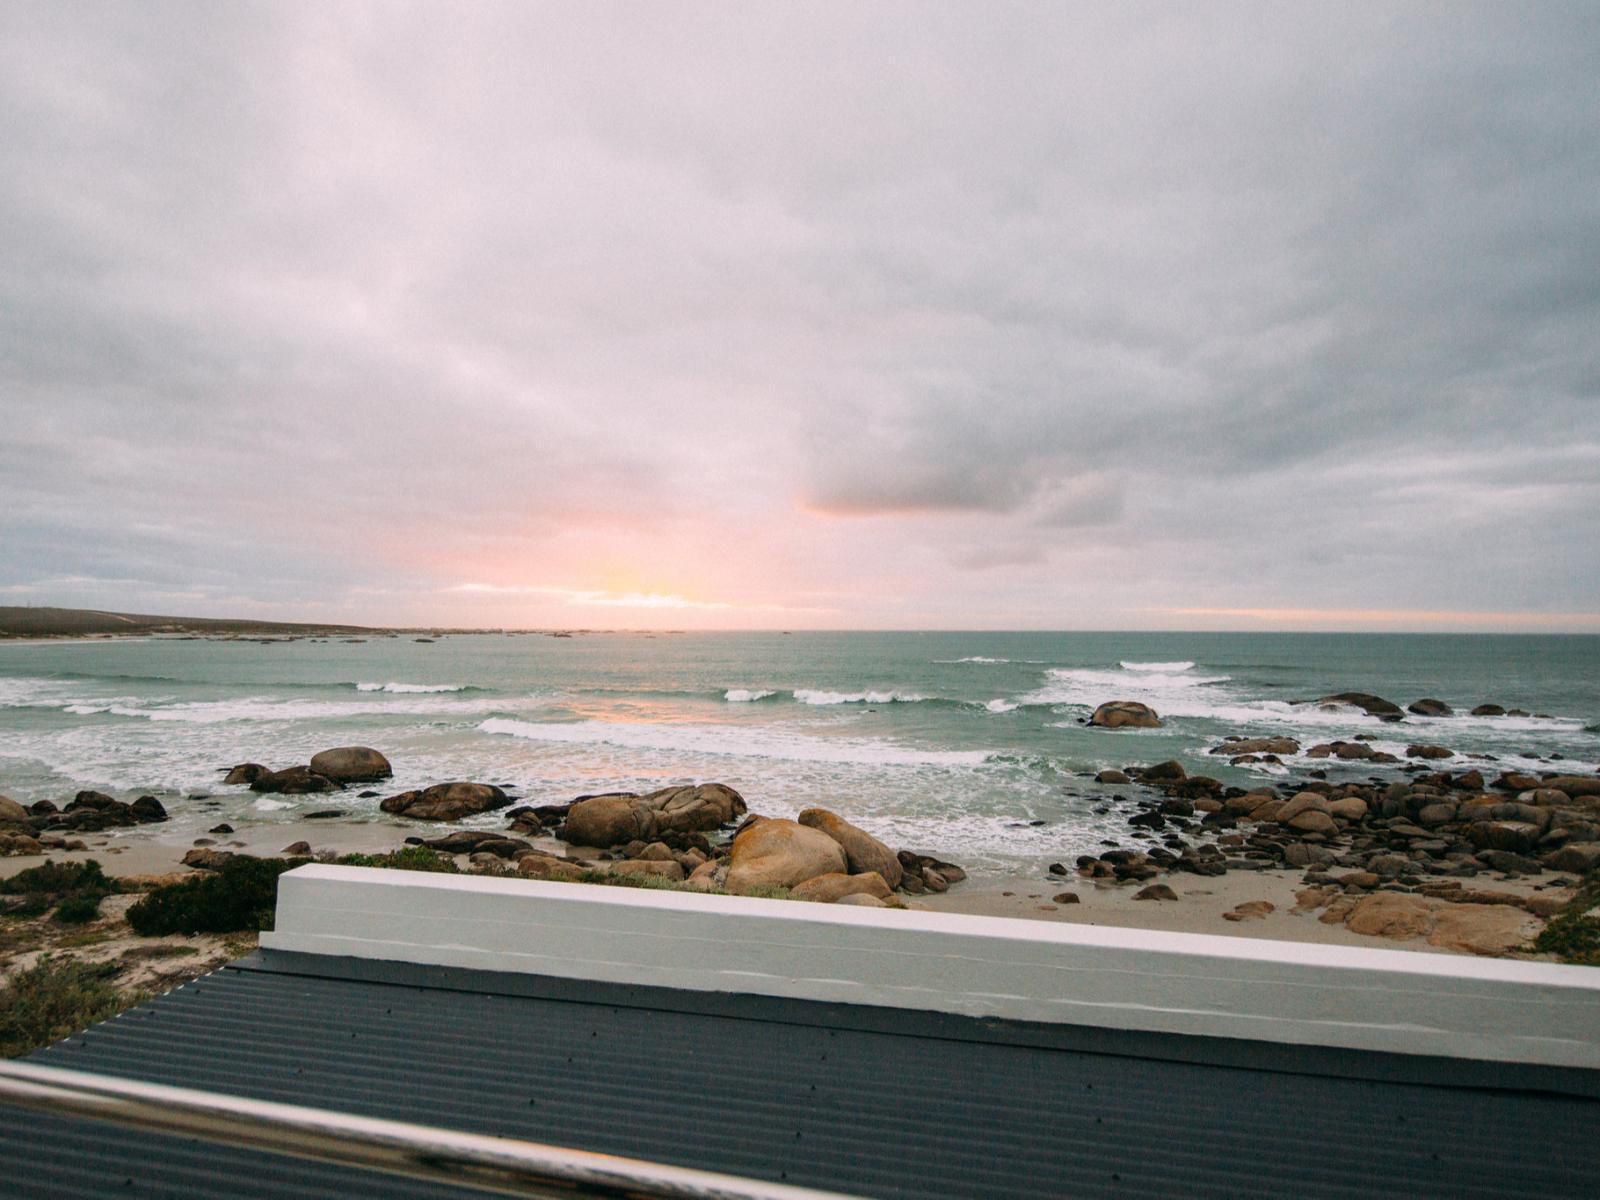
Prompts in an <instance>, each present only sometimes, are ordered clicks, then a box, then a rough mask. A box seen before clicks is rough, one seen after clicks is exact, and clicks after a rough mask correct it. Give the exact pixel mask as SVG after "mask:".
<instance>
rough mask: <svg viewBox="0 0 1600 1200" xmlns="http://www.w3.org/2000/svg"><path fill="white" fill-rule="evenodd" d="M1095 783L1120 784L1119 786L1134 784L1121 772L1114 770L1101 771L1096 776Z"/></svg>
mask: <svg viewBox="0 0 1600 1200" xmlns="http://www.w3.org/2000/svg"><path fill="white" fill-rule="evenodd" d="M1094 781H1095V782H1096V783H1119V784H1121V783H1131V782H1132V780H1130V779H1129V778H1128V777H1127V776H1126V775H1125V774H1123V773H1122V772H1121V771H1113V770H1105V771H1101V772H1100V773H1099V774H1098V775H1096V776H1095V777H1094Z"/></svg>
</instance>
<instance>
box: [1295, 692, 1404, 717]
mask: <svg viewBox="0 0 1600 1200" xmlns="http://www.w3.org/2000/svg"><path fill="white" fill-rule="evenodd" d="M1317 703H1318V704H1342V705H1349V706H1350V707H1352V708H1359V709H1361V710H1362V711H1363V712H1365V713H1366V714H1367V715H1368V716H1369V717H1377V718H1379V719H1380V720H1384V721H1402V720H1404V719H1405V715H1406V714H1405V713H1404V712H1402V711H1401V710H1400V706H1399V705H1398V704H1395V703H1394V702H1393V701H1391V700H1385V699H1384V698H1383V697H1382V696H1374V695H1373V694H1372V693H1371V692H1335V693H1334V694H1333V695H1331V696H1323V697H1321V698H1320V699H1318V701H1317Z"/></svg>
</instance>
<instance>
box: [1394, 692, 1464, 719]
mask: <svg viewBox="0 0 1600 1200" xmlns="http://www.w3.org/2000/svg"><path fill="white" fill-rule="evenodd" d="M1406 711H1407V712H1411V713H1416V714H1417V716H1419V717H1453V716H1455V715H1456V714H1455V709H1453V708H1451V707H1450V706H1449V705H1448V704H1446V703H1445V702H1444V701H1443V700H1435V699H1434V698H1433V697H1432V696H1427V697H1424V698H1423V699H1421V700H1413V701H1412V702H1411V703H1410V704H1408V705H1406Z"/></svg>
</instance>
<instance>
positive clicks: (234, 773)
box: [222, 763, 272, 785]
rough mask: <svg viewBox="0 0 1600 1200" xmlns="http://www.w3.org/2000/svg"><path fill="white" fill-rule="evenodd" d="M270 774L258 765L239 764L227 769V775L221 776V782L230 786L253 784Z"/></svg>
mask: <svg viewBox="0 0 1600 1200" xmlns="http://www.w3.org/2000/svg"><path fill="white" fill-rule="evenodd" d="M270 774H272V772H271V771H269V770H267V769H266V768H265V767H263V766H262V765H261V764H260V763H239V764H238V765H237V766H233V767H229V768H228V773H227V774H226V775H225V776H223V779H222V782H223V783H225V784H230V785H239V784H246V783H254V782H255V781H256V780H258V779H260V778H261V777H262V776H263V775H270Z"/></svg>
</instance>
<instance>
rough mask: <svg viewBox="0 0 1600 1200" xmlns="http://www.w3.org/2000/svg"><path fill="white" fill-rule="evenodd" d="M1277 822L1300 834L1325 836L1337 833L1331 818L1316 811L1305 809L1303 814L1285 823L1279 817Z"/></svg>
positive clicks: (1336, 827) (1336, 826)
mask: <svg viewBox="0 0 1600 1200" xmlns="http://www.w3.org/2000/svg"><path fill="white" fill-rule="evenodd" d="M1278 821H1279V824H1283V825H1287V826H1288V827H1289V828H1290V829H1297V830H1299V831H1300V832H1301V833H1320V834H1324V835H1327V834H1334V833H1338V832H1339V826H1338V825H1337V824H1335V823H1334V820H1333V818H1332V817H1330V816H1329V815H1328V814H1327V813H1325V812H1318V811H1317V810H1316V809H1312V808H1308V809H1306V811H1305V812H1303V813H1300V814H1298V815H1297V816H1294V817H1291V818H1290V819H1289V820H1287V821H1285V820H1283V818H1282V817H1279V818H1278Z"/></svg>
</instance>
